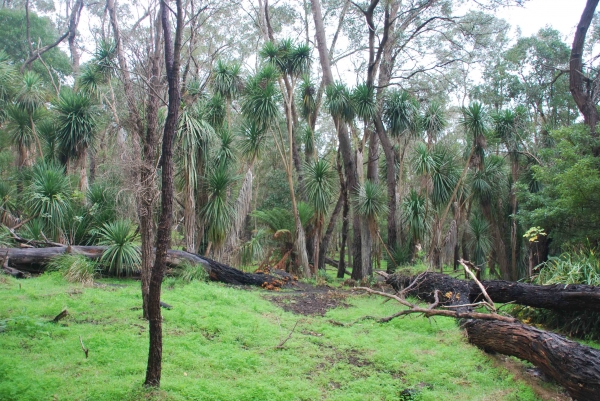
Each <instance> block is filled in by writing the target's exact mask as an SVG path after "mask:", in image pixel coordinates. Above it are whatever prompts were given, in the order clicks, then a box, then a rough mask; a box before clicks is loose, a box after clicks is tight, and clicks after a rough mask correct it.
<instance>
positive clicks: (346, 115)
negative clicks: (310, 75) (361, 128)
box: [325, 82, 354, 122]
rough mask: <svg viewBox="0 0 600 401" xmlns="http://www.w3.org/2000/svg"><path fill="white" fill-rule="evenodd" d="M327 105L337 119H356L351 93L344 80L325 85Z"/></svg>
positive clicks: (347, 120) (348, 120)
mask: <svg viewBox="0 0 600 401" xmlns="http://www.w3.org/2000/svg"><path fill="white" fill-rule="evenodd" d="M325 107H326V108H327V110H329V112H330V113H331V115H332V116H333V117H334V118H336V119H341V120H343V121H346V122H350V121H352V120H353V119H354V109H353V107H352V99H351V94H350V91H349V90H348V88H347V87H346V85H344V84H343V83H342V82H336V83H334V84H331V85H328V86H326V87H325Z"/></svg>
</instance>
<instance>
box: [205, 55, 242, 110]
mask: <svg viewBox="0 0 600 401" xmlns="http://www.w3.org/2000/svg"><path fill="white" fill-rule="evenodd" d="M211 87H212V89H213V91H214V92H215V93H218V94H219V95H220V96H221V97H223V98H224V99H227V100H228V101H231V100H232V99H235V98H236V97H237V96H238V95H239V94H240V93H242V90H243V88H244V82H243V80H242V77H241V66H240V65H239V64H236V63H227V62H225V61H223V60H218V61H217V65H216V66H215V68H214V70H213V72H212V77H211Z"/></svg>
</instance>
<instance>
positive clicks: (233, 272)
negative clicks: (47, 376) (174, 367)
mask: <svg viewBox="0 0 600 401" xmlns="http://www.w3.org/2000/svg"><path fill="white" fill-rule="evenodd" d="M106 249H107V247H106V246H71V247H52V248H0V255H2V257H3V258H4V255H6V256H7V259H8V260H7V261H5V262H3V263H5V265H6V266H8V265H9V264H10V266H11V267H10V268H11V269H14V270H17V269H18V271H21V272H24V273H31V274H40V273H42V272H44V270H45V269H46V266H47V265H48V263H49V262H50V261H51V260H52V258H55V257H57V256H59V255H64V254H67V253H73V254H75V255H83V256H85V257H87V258H90V259H92V260H99V259H100V258H101V257H102V254H103V253H104V251H105V250H106ZM151 250H152V251H154V249H153V248H152V249H151ZM184 263H188V264H192V265H201V266H202V268H203V269H204V270H206V272H207V273H208V276H209V278H210V279H211V280H212V281H218V282H221V283H225V284H233V285H255V286H259V287H260V286H264V285H265V283H266V284H271V285H274V286H278V284H279V285H282V284H284V283H288V282H292V281H294V280H293V276H292V275H290V274H288V273H286V272H283V271H279V270H276V271H273V272H272V274H254V273H246V272H243V271H241V270H238V269H235V268H233V267H231V266H227V265H225V264H222V263H219V262H216V261H214V260H212V259H209V258H206V257H203V256H200V255H197V254H193V253H190V252H185V251H176V250H172V249H170V250H168V251H167V260H166V265H167V267H169V268H172V269H177V268H178V267H179V266H181V265H183V264H184Z"/></svg>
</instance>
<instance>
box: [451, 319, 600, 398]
mask: <svg viewBox="0 0 600 401" xmlns="http://www.w3.org/2000/svg"><path fill="white" fill-rule="evenodd" d="M462 327H463V328H464V329H466V331H467V336H468V337H469V342H470V343H472V344H475V345H476V346H478V347H479V348H482V349H483V350H485V351H488V352H490V351H491V352H498V353H501V354H504V355H511V356H516V357H517V358H520V359H524V360H526V361H529V362H531V363H533V364H534V365H535V366H537V367H538V368H539V369H540V370H541V371H542V372H544V373H545V374H546V375H547V376H549V377H551V378H552V379H554V380H555V381H556V382H557V383H559V384H561V385H562V386H564V387H565V388H566V389H567V391H568V392H569V395H570V396H571V397H573V398H574V399H576V400H581V401H583V400H589V401H594V400H598V399H600V350H597V349H594V348H590V347H586V346H584V345H581V344H579V343H576V342H574V341H569V340H567V339H565V338H564V337H562V336H559V335H558V334H554V333H549V332H547V331H542V330H539V329H536V328H534V327H531V326H526V325H524V324H520V323H506V322H497V321H489V320H488V321H486V320H468V321H466V322H464V323H463V325H462Z"/></svg>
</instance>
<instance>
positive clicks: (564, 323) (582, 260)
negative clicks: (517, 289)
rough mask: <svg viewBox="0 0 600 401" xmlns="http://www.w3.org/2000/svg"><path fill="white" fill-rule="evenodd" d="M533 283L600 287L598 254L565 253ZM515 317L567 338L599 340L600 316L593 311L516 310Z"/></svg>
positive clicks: (586, 249)
mask: <svg viewBox="0 0 600 401" xmlns="http://www.w3.org/2000/svg"><path fill="white" fill-rule="evenodd" d="M532 282H533V283H534V284H539V285H551V284H565V285H566V284H587V285H594V286H598V285H600V259H599V258H598V256H597V252H596V250H594V249H592V248H589V247H584V248H579V249H574V250H571V251H570V252H563V253H562V254H561V255H560V256H558V257H551V258H550V259H549V260H548V261H547V262H545V263H544V264H543V265H542V267H541V269H540V272H539V274H538V275H537V276H535V277H533V279H532ZM511 311H512V314H514V315H515V316H516V317H518V318H519V319H521V320H523V321H525V322H531V323H535V324H541V325H543V326H545V327H548V328H550V329H553V330H558V331H561V332H563V333H565V334H567V335H570V336H573V337H578V338H584V339H588V340H599V339H600V313H598V312H593V311H555V310H549V309H541V308H532V307H527V306H513V307H512V310H511Z"/></svg>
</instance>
